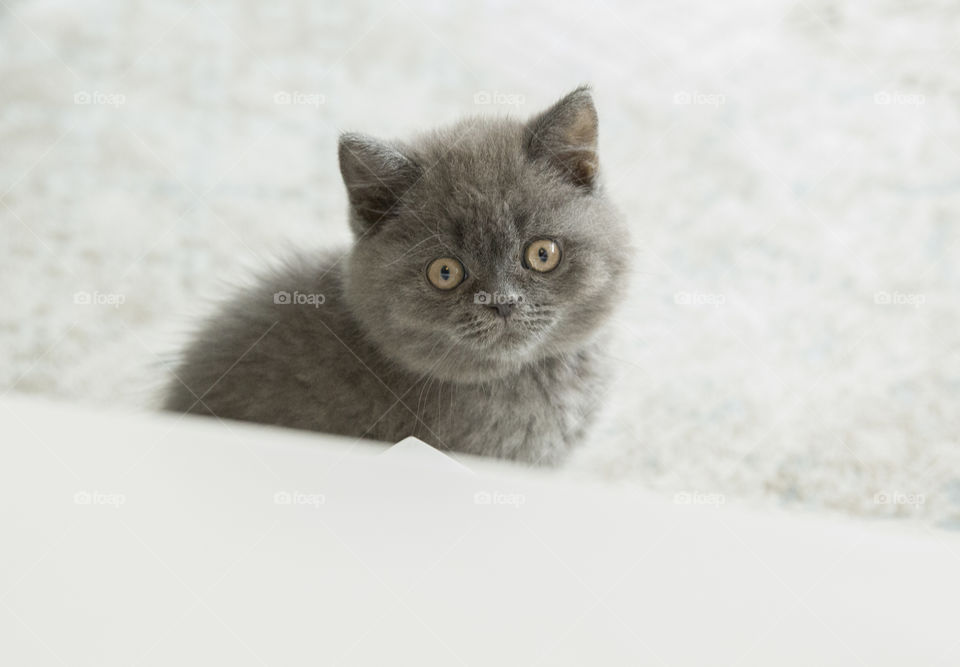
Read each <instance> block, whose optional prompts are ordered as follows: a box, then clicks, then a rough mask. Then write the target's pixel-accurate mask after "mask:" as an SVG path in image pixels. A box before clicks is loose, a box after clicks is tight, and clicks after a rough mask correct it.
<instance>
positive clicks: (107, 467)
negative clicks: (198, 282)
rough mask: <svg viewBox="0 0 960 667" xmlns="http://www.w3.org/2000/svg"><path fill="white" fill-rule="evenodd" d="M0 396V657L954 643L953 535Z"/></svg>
mask: <svg viewBox="0 0 960 667" xmlns="http://www.w3.org/2000/svg"><path fill="white" fill-rule="evenodd" d="M0 415H2V416H0V424H2V426H0V441H2V443H3V444H2V447H0V508H2V509H0V511H2V513H3V515H2V516H3V519H2V526H0V528H2V535H3V544H4V547H3V549H2V550H0V618H2V620H0V664H4V665H18V666H19V665H97V666H98V667H105V666H107V665H125V666H128V665H135V664H137V665H171V664H177V665H185V664H186V665H221V664H222V665H231V666H235V665H248V664H249V665H300V664H302V665H329V664H338V665H385V664H418V665H423V664H436V665H461V664H462V665H498V664H504V665H536V664H545V665H556V664H571V665H583V664H596V665H614V664H645V665H654V664H656V665H705V664H718V665H719V664H740V665H765V666H768V665H813V664H816V665H853V664H865V665H871V666H876V665H905V664H909V665H939V664H942V665H948V664H957V661H958V660H960V646H958V645H956V644H955V643H954V642H956V640H957V637H956V629H957V627H956V621H957V618H956V604H957V602H956V601H957V600H958V599H960V577H958V576H957V570H958V566H960V538H958V536H957V535H956V534H952V533H940V532H935V531H930V530H924V529H921V528H917V527H915V526H905V525H903V524H895V523H881V522H874V523H865V522H855V521H852V520H834V519H825V518H814V517H811V516H797V515H790V514H785V513H773V512H771V513H758V512H756V511H753V510H748V509H744V508H736V507H733V506H731V505H729V504H721V505H714V506H707V505H697V504H696V501H703V502H705V501H707V500H709V499H706V498H696V497H691V500H692V501H694V502H692V503H691V504H689V505H679V504H676V503H674V502H672V499H662V498H659V497H657V496H653V495H643V494H640V493H627V492H623V491H613V490H610V489H603V488H599V487H586V486H574V485H571V484H569V483H565V482H561V481H559V480H557V479H556V478H551V476H550V475H547V474H542V473H536V472H531V471H526V470H523V469H519V468H513V467H509V466H506V465H502V464H498V463H494V462H489V461H480V460H475V459H461V460H460V463H458V462H455V461H453V460H452V459H449V458H447V457H445V456H443V455H441V454H439V453H437V452H435V451H434V450H431V449H429V448H427V447H426V446H425V445H422V444H419V443H418V442H416V441H405V442H404V443H403V444H401V445H400V446H398V447H395V448H393V449H391V450H389V451H386V453H384V451H385V449H384V448H383V447H380V446H377V445H375V444H369V443H355V442H352V441H350V440H346V439H342V438H333V437H326V436H321V435H314V434H306V433H296V432H290V431H280V430H274V429H269V428H263V427H256V426H248V425H242V424H233V423H231V424H225V423H222V422H221V423H218V422H217V421H215V420H206V419H201V418H177V417H174V416H166V415H144V416H142V417H138V416H129V415H123V416H120V415H108V414H100V413H93V412H85V411H80V410H77V409H75V408H72V407H65V406H58V405H52V404H46V403H37V402H27V401H23V400H8V401H6V402H0ZM461 463H462V464H465V465H466V466H467V467H464V465H461ZM468 468H469V469H468Z"/></svg>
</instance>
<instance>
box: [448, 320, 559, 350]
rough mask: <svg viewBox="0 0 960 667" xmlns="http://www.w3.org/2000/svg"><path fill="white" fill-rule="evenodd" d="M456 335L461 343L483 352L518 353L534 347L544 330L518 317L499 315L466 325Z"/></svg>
mask: <svg viewBox="0 0 960 667" xmlns="http://www.w3.org/2000/svg"><path fill="white" fill-rule="evenodd" d="M455 337H456V338H457V339H458V342H460V343H461V344H465V345H469V346H471V347H473V348H474V349H475V350H477V351H479V352H481V353H485V354H490V355H492V356H499V355H501V354H503V353H504V352H508V353H511V354H516V353H518V352H524V351H527V350H530V349H532V348H533V347H534V346H536V344H537V342H538V341H539V340H541V339H542V338H541V337H542V331H540V329H539V328H538V327H531V326H530V325H529V323H527V322H524V321H522V320H521V319H518V318H514V317H508V318H502V317H498V318H497V319H496V320H491V321H487V322H483V323H482V324H479V325H473V326H470V327H468V328H467V327H465V328H463V329H462V330H460V331H458V332H457V333H456V334H455Z"/></svg>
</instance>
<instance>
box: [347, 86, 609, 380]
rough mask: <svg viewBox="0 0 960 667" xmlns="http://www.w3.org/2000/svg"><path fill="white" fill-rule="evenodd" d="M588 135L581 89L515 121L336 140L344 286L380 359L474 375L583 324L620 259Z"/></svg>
mask: <svg viewBox="0 0 960 667" xmlns="http://www.w3.org/2000/svg"><path fill="white" fill-rule="evenodd" d="M591 127H592V131H591V129H590V128H591ZM595 140H596V114H595V112H594V111H593V105H592V102H591V101H590V97H589V93H587V92H586V91H585V90H578V91H575V92H574V93H572V94H571V95H570V96H568V97H567V98H564V100H561V102H559V103H558V105H556V106H555V107H553V108H552V109H550V110H548V111H547V112H545V113H544V114H541V115H540V116H538V117H536V118H534V119H533V120H532V121H531V122H530V123H526V124H524V123H520V122H517V121H511V120H502V119H498V120H489V119H486V120H484V119H474V120H466V121H463V122H461V123H459V124H457V125H455V126H454V127H451V128H448V129H446V130H443V131H440V132H437V133H434V134H432V135H429V136H427V137H424V138H421V139H420V140H419V141H417V142H415V143H413V144H411V145H402V146H401V145H387V144H382V143H380V142H374V141H372V140H369V139H365V138H362V137H357V136H356V135H346V136H345V137H344V138H343V139H342V141H341V151H340V154H341V169H342V171H343V173H344V180H345V182H346V183H347V187H348V192H349V194H350V198H351V204H352V218H351V222H352V225H353V227H354V229H355V231H357V233H358V239H357V241H356V243H355V247H354V249H353V252H352V254H351V256H350V259H349V264H348V268H347V271H346V276H347V279H346V280H347V285H346V294H347V299H348V301H349V304H350V307H351V310H352V311H353V312H354V314H355V315H356V316H357V317H358V319H359V320H360V322H361V324H362V325H363V327H364V330H365V332H366V333H367V335H368V336H369V337H370V338H371V339H372V340H373V341H374V342H375V343H376V344H377V345H378V347H379V348H380V349H381V350H382V352H383V353H384V354H385V356H387V357H388V358H390V359H392V360H394V361H395V362H397V363H398V364H400V365H401V366H403V367H405V368H407V369H408V370H410V371H413V372H415V373H418V374H427V375H430V376H432V377H438V378H442V379H447V380H457V381H465V382H471V381H481V380H488V379H493V378H498V377H503V376H505V375H508V374H510V373H512V372H516V371H517V370H519V369H520V368H521V367H522V366H523V365H525V364H530V363H535V362H536V361H538V360H540V359H542V358H544V357H548V356H553V355H557V354H560V353H565V352H571V351H575V350H576V349H577V347H578V346H580V345H582V344H583V343H584V342H586V341H588V340H589V339H590V338H591V337H592V336H593V335H594V334H595V333H596V331H597V329H598V327H599V326H600V325H601V324H602V323H603V322H604V320H605V319H606V317H607V316H608V314H609V313H610V311H611V309H612V308H613V306H614V304H615V303H616V301H617V297H618V296H619V294H620V293H621V288H622V286H623V285H624V284H625V283H626V282H627V278H626V275H625V271H626V270H627V263H628V261H627V238H626V233H625V230H624V228H623V225H622V223H621V221H620V218H619V215H618V214H617V212H616V211H615V210H614V209H613V207H612V206H611V205H610V204H609V203H608V202H607V201H606V199H605V198H604V197H603V195H602V193H601V192H600V189H599V186H598V184H597V182H596V164H597V163H596V153H595ZM531 244H532V245H531ZM437 260H440V261H437ZM538 269H541V270H538ZM543 269H549V270H543ZM458 281H459V282H458Z"/></svg>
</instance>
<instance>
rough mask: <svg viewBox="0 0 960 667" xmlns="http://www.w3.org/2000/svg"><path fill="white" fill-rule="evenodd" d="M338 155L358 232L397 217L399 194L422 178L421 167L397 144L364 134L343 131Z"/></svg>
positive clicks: (354, 223) (352, 218) (351, 221)
mask: <svg viewBox="0 0 960 667" xmlns="http://www.w3.org/2000/svg"><path fill="white" fill-rule="evenodd" d="M338 155H339V158H340V174H341V176H343V183H344V185H346V186H347V196H348V197H349V199H350V206H351V208H352V209H353V212H354V214H355V215H352V216H351V220H350V224H351V226H352V227H353V230H354V232H356V233H357V234H362V233H364V232H366V231H367V230H368V229H369V228H370V227H372V226H373V225H375V224H376V223H378V222H380V221H381V220H386V219H388V218H392V217H395V216H396V215H397V204H398V203H399V201H400V198H401V197H403V195H404V194H406V192H407V190H408V189H409V188H410V187H411V186H412V185H413V184H414V183H416V182H417V179H419V178H420V173H421V172H420V167H418V166H417V165H416V164H415V163H414V162H413V160H411V159H410V158H408V157H407V156H406V155H404V154H403V153H401V152H400V150H399V149H398V148H396V147H395V146H393V145H391V144H388V143H386V142H383V141H379V140H377V139H374V138H372V137H367V136H364V135H362V134H352V133H350V134H344V135H341V137H340V146H339V149H338Z"/></svg>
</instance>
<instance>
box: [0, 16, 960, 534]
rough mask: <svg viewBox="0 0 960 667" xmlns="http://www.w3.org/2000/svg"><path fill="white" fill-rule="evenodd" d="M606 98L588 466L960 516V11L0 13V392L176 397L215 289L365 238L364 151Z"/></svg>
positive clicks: (674, 490)
mask: <svg viewBox="0 0 960 667" xmlns="http://www.w3.org/2000/svg"><path fill="white" fill-rule="evenodd" d="M521 4H522V6H520V5H521ZM582 82H588V83H590V84H592V85H593V87H594V90H595V99H596V103H597V106H598V109H599V113H600V117H601V151H602V152H601V160H602V166H603V169H604V171H605V174H606V178H607V182H608V184H609V187H610V190H611V191H612V192H613V194H614V196H615V197H616V199H617V200H618V201H619V202H620V203H621V204H622V206H623V207H624V209H625V210H626V211H627V212H628V214H629V218H630V221H631V224H632V227H633V230H634V240H635V242H636V245H637V248H638V255H637V260H636V266H635V268H636V271H635V275H634V276H633V277H632V282H633V286H634V289H633V290H632V295H631V298H630V300H629V303H627V304H626V307H625V308H624V310H623V312H622V313H621V315H620V317H619V318H618V321H617V330H618V332H619V334H620V341H619V342H618V344H617V346H616V347H615V348H614V349H612V350H611V355H612V356H614V357H615V358H616V359H618V360H619V363H618V367H619V371H620V374H619V377H618V380H617V385H616V387H615V389H614V391H613V392H612V393H611V394H610V399H609V401H608V404H607V410H606V414H605V416H604V421H603V423H602V424H601V426H600V427H599V428H598V430H597V432H596V437H595V438H594V440H593V441H592V442H590V443H588V444H587V445H586V446H585V447H583V448H582V449H581V450H580V451H579V452H578V453H577V455H576V456H575V457H574V458H573V460H571V461H570V462H569V464H568V466H567V470H568V471H570V472H571V473H573V474H577V475H584V476H588V477H593V478H598V477H599V478H601V479H606V480H615V481H617V482H618V483H627V484H636V485H643V486H647V487H652V488H655V489H658V490H660V491H662V492H664V493H669V494H678V495H677V497H678V500H679V501H680V502H686V501H689V502H712V501H711V498H712V499H713V501H716V499H717V498H718V497H723V498H724V499H725V500H726V501H727V502H732V501H734V500H737V499H747V500H750V501H751V502H760V503H787V504H797V505H800V506H803V507H807V508H824V509H826V510H839V511H843V512H850V513H855V514H865V515H879V516H884V515H889V516H901V517H911V518H914V519H916V520H919V521H922V522H924V523H937V524H940V525H946V526H957V525H960V454H958V451H960V442H958V440H960V401H958V398H960V318H958V312H960V310H958V305H960V304H958V296H957V291H958V288H960V266H958V261H957V260H958V256H960V255H958V252H960V231H958V224H960V221H958V217H960V113H958V109H960V7H957V5H956V4H955V3H949V2H929V1H916V2H913V1H911V2H906V1H898V2H894V1H885V2H872V3H862V2H843V1H839V0H800V1H799V2H797V1H789V0H765V1H764V2H759V1H755V2H743V1H741V0H735V1H733V2H724V3H715V2H706V1H702V2H671V3H663V2H658V3H650V2H639V3H630V2H616V1H615V0H600V1H598V2H552V1H551V2H541V3H506V2H486V3H462V4H461V3H425V2H416V1H414V0H397V1H396V2H392V3H391V2H386V3H366V2H353V3H349V4H348V3H336V4H334V3H331V2H315V1H312V0H282V1H278V2H269V3H268V2H264V3H256V4H254V3H249V4H248V3H241V2H227V1H220V0H198V1H196V2H188V1H174V0H170V1H165V2H141V1H123V2H121V1H120V0H113V1H112V2H107V1H99V2H98V1H94V0H70V1H67V0H20V1H14V0H0V196H2V199H0V226H2V239H3V242H2V246H0V266H2V272H3V308H2V309H0V349H2V353H0V384H2V387H3V388H4V389H12V390H13V391H16V392H23V393H28V394H40V395H45V396H53V397H60V398H63V399H68V400H72V401H83V402H87V403H92V404H97V405H102V406H118V405H119V406H126V407H131V408H132V407H144V406H151V405H153V403H152V401H153V400H154V398H153V392H154V391H155V390H156V388H157V387H158V386H159V385H160V384H162V383H163V382H165V381H166V380H167V378H168V375H167V370H166V369H165V366H164V365H163V363H162V360H163V359H164V358H165V355H169V354H170V352H171V351H172V350H174V349H176V347H177V346H178V345H179V344H181V343H182V341H183V333H184V331H185V330H186V327H187V326H188V325H189V323H190V322H191V321H192V318H194V317H196V316H197V315H198V314H202V313H204V312H207V309H208V307H209V306H208V303H209V302H208V299H210V298H215V297H217V296H218V295H220V294H223V293H224V292H225V291H226V289H227V286H228V285H230V284H231V283H232V282H234V281H237V280H242V279H243V277H244V276H245V275H247V274H248V273H249V271H250V270H251V269H252V268H256V267H259V266H261V265H262V264H264V263H265V262H269V261H270V260H271V258H273V257H276V256H277V255H278V254H280V253H282V252H283V251H284V249H285V248H289V247H291V246H299V247H320V246H336V245H343V244H346V243H347V242H348V241H349V235H348V231H347V227H346V224H345V221H344V210H345V206H346V200H345V195H344V192H343V188H342V186H341V183H340V180H339V174H338V172H337V165H336V151H335V147H336V140H337V132H338V131H342V130H361V131H366V132H369V133H373V134H380V135H383V136H403V135H405V134H407V133H409V132H411V131H415V130H420V129H423V128H427V127H430V126H432V125H435V124H438V123H443V122H447V121H450V120H452V119H454V118H457V117H460V116H462V115H464V114H475V113H511V114H519V115H523V116H525V115H528V114H531V113H533V112H535V111H536V110H538V109H539V108H541V107H542V106H544V105H547V104H549V103H550V102H552V101H553V100H554V99H556V98H557V97H559V96H560V95H562V94H563V93H565V92H566V91H568V90H569V89H572V88H573V87H574V86H576V85H577V84H579V83H582ZM626 279H628V278H626V277H625V280H626ZM88 301H89V303H87V302H88Z"/></svg>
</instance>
